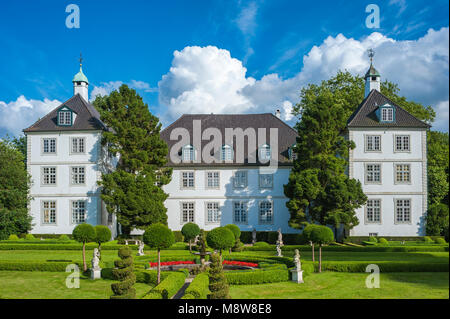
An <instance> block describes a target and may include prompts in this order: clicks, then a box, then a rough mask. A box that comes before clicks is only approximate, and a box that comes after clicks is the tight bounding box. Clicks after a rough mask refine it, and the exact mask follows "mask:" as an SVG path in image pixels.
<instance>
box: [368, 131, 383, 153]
mask: <svg viewBox="0 0 450 319" xmlns="http://www.w3.org/2000/svg"><path fill="white" fill-rule="evenodd" d="M376 138H378V149H377V148H376V147H375V146H376ZM369 140H371V141H370V144H371V145H372V149H370V148H369ZM364 144H365V149H364V150H365V152H381V135H372V134H370V135H369V134H368V135H364Z"/></svg>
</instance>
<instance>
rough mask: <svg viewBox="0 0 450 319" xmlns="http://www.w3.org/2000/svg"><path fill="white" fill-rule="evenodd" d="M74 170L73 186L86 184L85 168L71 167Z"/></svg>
mask: <svg viewBox="0 0 450 319" xmlns="http://www.w3.org/2000/svg"><path fill="white" fill-rule="evenodd" d="M71 170H72V184H73V185H77V184H84V182H85V180H86V179H85V174H86V172H85V168H84V166H73V167H71Z"/></svg>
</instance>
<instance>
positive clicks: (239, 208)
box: [233, 202, 248, 224]
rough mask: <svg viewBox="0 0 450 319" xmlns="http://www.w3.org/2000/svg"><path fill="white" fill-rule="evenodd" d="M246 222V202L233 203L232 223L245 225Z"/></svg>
mask: <svg viewBox="0 0 450 319" xmlns="http://www.w3.org/2000/svg"><path fill="white" fill-rule="evenodd" d="M247 220H248V219H247V202H233V221H234V223H235V224H238V223H239V224H246V223H247Z"/></svg>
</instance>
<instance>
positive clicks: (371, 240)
mask: <svg viewBox="0 0 450 319" xmlns="http://www.w3.org/2000/svg"><path fill="white" fill-rule="evenodd" d="M368 241H370V242H372V243H378V239H377V238H376V237H375V236H369V239H368Z"/></svg>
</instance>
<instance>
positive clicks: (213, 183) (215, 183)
mask: <svg viewBox="0 0 450 319" xmlns="http://www.w3.org/2000/svg"><path fill="white" fill-rule="evenodd" d="M219 187H220V175H219V172H206V188H219Z"/></svg>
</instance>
